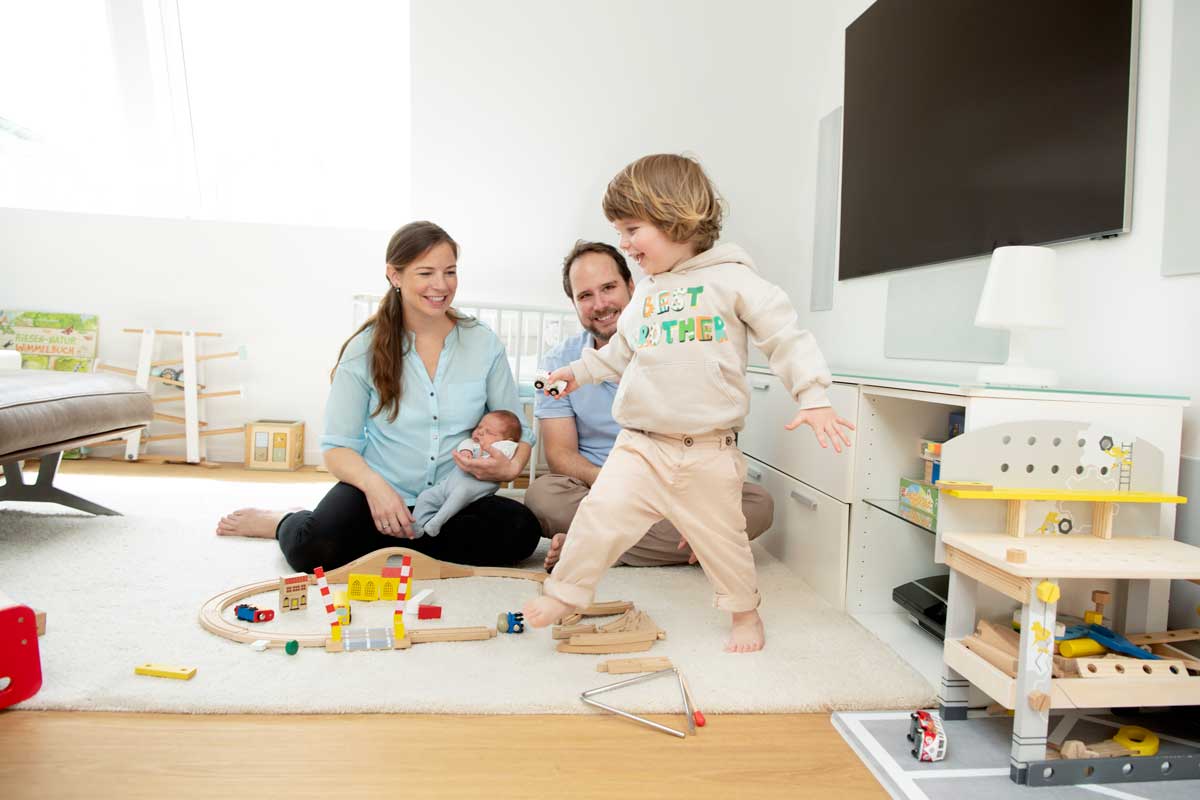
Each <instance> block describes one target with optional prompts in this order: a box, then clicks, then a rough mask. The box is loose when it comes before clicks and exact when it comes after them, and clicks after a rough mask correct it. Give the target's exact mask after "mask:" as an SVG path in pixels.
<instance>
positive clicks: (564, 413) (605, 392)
mask: <svg viewBox="0 0 1200 800" xmlns="http://www.w3.org/2000/svg"><path fill="white" fill-rule="evenodd" d="M585 347H595V339H594V338H593V337H592V334H591V332H590V331H583V332H582V333H578V334H576V335H575V336H572V337H571V338H570V339H566V340H564V341H563V342H560V343H559V344H558V346H557V347H555V348H553V349H552V350H550V351H549V352H547V353H546V354H545V355H544V356H542V363H541V366H540V368H541V369H544V370H547V371H550V370H556V369H558V368H559V367H565V366H566V365H568V364H570V363H571V362H572V361H575V360H576V359H578V358H579V354H580V353H582V352H583V349H584V348H585ZM616 396H617V384H615V383H613V382H611V381H605V382H604V383H592V384H588V385H586V386H581V387H579V388H578V389H576V390H575V391H573V392H571V393H570V394H569V395H567V396H566V397H562V398H559V397H550V396H549V395H547V394H546V393H545V392H538V393H537V396H536V399H535V401H534V405H533V415H534V416H535V417H537V418H538V419H560V418H562V417H574V418H575V430H576V431H577V432H578V434H579V454H580V455H581V456H583V457H584V458H586V459H587V460H588V461H590V462H592V463H593V464H595V465H596V466H597V467H602V466H604V462H605V461H606V460H608V454H609V453H610V452H612V447H613V443H614V442H615V441H616V440H617V434H618V433H620V432H621V426H620V425H618V424H617V421H616V420H614V419H613V415H612V407H613V400H614V399H615V398H616Z"/></svg>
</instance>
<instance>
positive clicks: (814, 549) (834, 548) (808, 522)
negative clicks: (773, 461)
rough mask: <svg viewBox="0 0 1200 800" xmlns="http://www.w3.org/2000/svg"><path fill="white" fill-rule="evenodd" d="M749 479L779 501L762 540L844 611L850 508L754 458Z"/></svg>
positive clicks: (748, 469)
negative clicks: (771, 522)
mask: <svg viewBox="0 0 1200 800" xmlns="http://www.w3.org/2000/svg"><path fill="white" fill-rule="evenodd" d="M746 480H748V481H751V482H753V483H757V484H758V485H760V486H762V487H763V488H764V489H766V490H767V491H768V492H770V494H771V497H772V498H773V499H774V500H775V520H774V522H773V524H772V525H771V529H770V530H768V531H767V532H766V533H764V534H763V535H762V536H761V537H760V538H759V540H758V541H760V542H761V543H762V545H763V547H764V548H765V549H766V551H767V552H768V553H770V554H771V555H773V556H775V557H776V558H778V559H779V560H780V561H782V562H783V563H784V564H785V565H787V567H788V569H790V570H791V571H792V572H793V573H795V574H796V576H797V577H799V578H801V579H802V580H803V581H804V582H805V583H806V584H808V586H809V587H810V588H811V589H812V590H813V591H814V592H816V593H817V594H818V595H819V596H820V597H821V599H823V600H825V601H826V602H827V603H829V604H830V605H831V606H833V607H834V608H836V609H838V610H839V611H841V610H844V608H845V602H846V562H847V559H848V558H849V552H848V550H847V548H848V546H849V540H850V506H848V505H847V504H845V503H843V502H841V501H839V500H836V499H834V498H832V497H830V496H828V495H826V494H824V493H822V492H820V491H818V490H817V489H814V488H813V487H811V486H808V485H807V484H804V483H801V482H800V481H798V480H795V479H794V478H790V477H788V476H787V475H784V474H783V473H782V472H779V471H778V470H774V469H771V468H770V467H768V466H767V465H766V464H762V463H760V462H758V461H755V460H754V459H752V458H748V459H746ZM765 600H766V601H767V602H770V598H765Z"/></svg>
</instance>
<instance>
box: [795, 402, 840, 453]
mask: <svg viewBox="0 0 1200 800" xmlns="http://www.w3.org/2000/svg"><path fill="white" fill-rule="evenodd" d="M801 425H807V426H809V427H810V428H812V429H813V433H814V434H815V435H816V437H817V441H818V442H819V443H820V445H821V447H829V443H830V442H833V449H834V450H836V451H837V452H839V453H840V452H842V442H844V443H845V444H846V447H849V446H850V438H849V437H848V436H846V434H845V433H843V432H842V430H841V429H840V428H838V425H841V426H842V427H843V428H846V429H847V430H854V426H853V425H851V424H850V423H849V422H847V421H846V420H844V419H842V418H841V417H839V416H838V415H837V412H836V411H834V410H833V409H832V408H831V407H829V406H825V407H824V408H806V409H804V410H803V411H801V412H800V413H799V414H797V415H796V418H795V419H793V420H792V421H791V422H789V423H788V424H787V425H784V426H783V427H784V428H785V429H786V430H789V431H794V430H796V428H799V427H800V426H801ZM839 439H840V440H841V441H840V442H839V441H838V440H839Z"/></svg>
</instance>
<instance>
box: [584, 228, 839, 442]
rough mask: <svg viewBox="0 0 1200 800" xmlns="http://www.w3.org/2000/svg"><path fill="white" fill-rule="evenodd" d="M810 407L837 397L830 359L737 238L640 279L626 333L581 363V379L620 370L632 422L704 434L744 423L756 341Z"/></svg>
mask: <svg viewBox="0 0 1200 800" xmlns="http://www.w3.org/2000/svg"><path fill="white" fill-rule="evenodd" d="M748 343H753V344H754V345H755V346H756V347H758V348H759V349H760V350H762V351H763V353H765V354H766V355H767V359H768V361H769V363H770V365H771V369H772V370H773V371H774V373H775V374H776V375H777V376H778V377H779V379H780V380H781V381H783V385H784V386H786V387H788V390H789V391H790V392H791V394H792V397H794V398H795V399H796V402H797V403H799V405H800V408H819V407H821V406H828V405H829V400H828V399H827V398H826V396H825V387H827V386H829V383H830V375H829V368H828V367H827V366H826V365H825V358H824V357H823V356H822V355H821V351H820V350H818V349H817V343H816V341H815V340H814V339H813V335H812V334H811V333H809V332H808V331H806V330H803V329H801V328H800V325H799V324H798V321H797V318H796V311H795V309H793V308H792V304H791V302H790V301H789V300H788V297H787V295H786V294H784V292H783V290H782V289H780V288H779V287H778V286H775V285H774V284H772V283H769V282H767V281H765V280H763V279H762V278H761V277H760V276H759V274H758V272H757V270H756V269H755V267H754V262H753V261H751V260H750V256H749V255H747V254H746V252H745V251H744V250H742V248H740V247H738V246H737V245H736V244H722V245H718V246H716V247H714V248H712V249H711V250H706V251H704V252H703V253H699V254H698V255H695V256H693V257H692V258H689V259H688V260H686V261H683V262H680V263H679V264H676V265H675V266H674V267H673V268H672V269H671V270H670V271H669V272H665V273H662V274H660V275H651V276H649V277H647V278H644V279H643V280H642V281H641V282H639V283H638V285H637V288H636V289H635V290H634V292H633V299H632V300H630V302H629V305H628V306H626V307H625V310H624V311H622V312H621V318H620V319H619V320H618V322H617V332H616V334H615V335H614V336H613V337H612V339H611V340H610V341H609V343H608V344H607V345H605V346H604V347H602V348H601V349H599V350H592V349H585V350H584V351H583V353H582V354H581V357H580V358H579V360H578V361H574V362H572V363H571V369H572V371H573V372H574V373H575V378H576V380H578V381H579V382H580V383H600V382H601V381H606V380H616V379H618V378H619V379H620V382H621V383H620V386H619V388H618V389H617V396H616V399H615V400H614V401H613V418H614V419H616V421H617V422H618V423H620V425H621V427H623V428H633V429H635V430H644V431H653V432H655V433H690V434H700V433H707V432H708V431H713V430H725V429H730V428H732V429H733V430H741V428H742V426H743V424H744V422H745V418H746V413H747V412H748V411H749V410H750V388H749V386H748V384H747V382H746V362H747V344H748Z"/></svg>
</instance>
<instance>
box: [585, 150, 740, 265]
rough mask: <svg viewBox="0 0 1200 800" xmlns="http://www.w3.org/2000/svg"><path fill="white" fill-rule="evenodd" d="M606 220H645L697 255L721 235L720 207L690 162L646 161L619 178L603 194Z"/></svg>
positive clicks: (667, 157)
mask: <svg viewBox="0 0 1200 800" xmlns="http://www.w3.org/2000/svg"><path fill="white" fill-rule="evenodd" d="M603 205H604V216H606V217H607V218H608V220H609V222H615V221H616V220H618V219H644V220H646V221H647V222H650V223H652V224H653V225H654V226H655V227H657V228H658V229H659V230H661V231H662V232H663V233H665V234H666V235H667V237H668V238H670V239H671V241H674V242H691V243H692V244H694V245H695V247H696V252H697V253H702V252H704V251H705V250H708V249H709V248H711V247H712V246H713V245H714V244H715V243H716V241H717V237H718V236H720V234H721V217H722V216H723V214H724V201H722V200H721V197H720V195H718V194H717V190H716V188H715V187H714V186H713V185H712V181H711V180H709V178H708V175H706V174H705V173H704V169H703V168H702V167H701V166H700V164H699V162H697V161H696V160H695V159H693V158H689V157H687V156H677V155H673V154H669V153H660V154H657V155H652V156H644V157H642V158H639V159H638V160H637V161H634V162H633V163H632V164H630V165H629V166H627V167H625V169H623V170H621V171H620V172H619V173H617V177H615V178H613V179H612V180H611V181H609V184H608V189H607V190H606V191H605V192H604V204H603Z"/></svg>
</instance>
